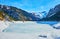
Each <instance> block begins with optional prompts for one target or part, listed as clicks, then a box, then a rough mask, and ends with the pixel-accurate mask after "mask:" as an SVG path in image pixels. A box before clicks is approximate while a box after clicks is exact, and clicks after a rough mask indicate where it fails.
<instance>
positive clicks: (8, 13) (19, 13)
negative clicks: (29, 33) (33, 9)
mask: <svg viewBox="0 0 60 39" xmlns="http://www.w3.org/2000/svg"><path fill="white" fill-rule="evenodd" d="M0 11H2V12H3V14H5V18H6V19H7V20H15V21H37V20H40V18H38V17H36V16H35V15H34V14H31V13H29V12H26V11H24V10H22V9H18V8H16V7H12V6H6V5H0ZM2 12H1V13H2ZM3 14H2V15H3Z"/></svg>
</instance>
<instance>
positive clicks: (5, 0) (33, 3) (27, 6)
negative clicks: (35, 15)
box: [0, 0, 60, 12]
mask: <svg viewBox="0 0 60 39" xmlns="http://www.w3.org/2000/svg"><path fill="white" fill-rule="evenodd" d="M0 4H2V5H9V6H15V7H17V8H21V9H23V10H25V11H28V12H42V11H47V12H48V11H49V9H50V8H53V7H54V6H55V5H57V4H60V0H0Z"/></svg>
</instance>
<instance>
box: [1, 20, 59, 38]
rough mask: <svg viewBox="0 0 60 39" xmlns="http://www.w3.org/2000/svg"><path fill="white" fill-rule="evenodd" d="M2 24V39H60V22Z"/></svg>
mask: <svg viewBox="0 0 60 39" xmlns="http://www.w3.org/2000/svg"><path fill="white" fill-rule="evenodd" d="M50 23H51V24H52V23H53V24H52V25H50ZM0 24H1V25H0V39H60V28H59V29H58V27H60V22H58V23H57V22H49V23H48V22H45V23H44V22H43V23H42V22H39V23H37V22H35V21H34V22H32V21H26V22H22V21H20V22H19V21H18V22H0ZM2 26H3V27H2ZM5 26H6V27H5Z"/></svg>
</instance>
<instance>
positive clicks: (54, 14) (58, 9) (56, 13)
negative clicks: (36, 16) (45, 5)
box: [41, 4, 60, 21]
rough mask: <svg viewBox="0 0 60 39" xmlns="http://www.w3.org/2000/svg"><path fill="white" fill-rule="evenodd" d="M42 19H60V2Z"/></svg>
mask: <svg viewBox="0 0 60 39" xmlns="http://www.w3.org/2000/svg"><path fill="white" fill-rule="evenodd" d="M41 20H42V21H60V4H58V5H56V6H55V7H54V8H52V9H50V10H49V12H48V14H47V16H46V18H43V19H41Z"/></svg>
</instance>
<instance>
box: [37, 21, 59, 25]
mask: <svg viewBox="0 0 60 39" xmlns="http://www.w3.org/2000/svg"><path fill="white" fill-rule="evenodd" d="M37 23H38V24H49V25H54V24H57V23H58V22H57V21H37Z"/></svg>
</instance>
